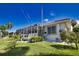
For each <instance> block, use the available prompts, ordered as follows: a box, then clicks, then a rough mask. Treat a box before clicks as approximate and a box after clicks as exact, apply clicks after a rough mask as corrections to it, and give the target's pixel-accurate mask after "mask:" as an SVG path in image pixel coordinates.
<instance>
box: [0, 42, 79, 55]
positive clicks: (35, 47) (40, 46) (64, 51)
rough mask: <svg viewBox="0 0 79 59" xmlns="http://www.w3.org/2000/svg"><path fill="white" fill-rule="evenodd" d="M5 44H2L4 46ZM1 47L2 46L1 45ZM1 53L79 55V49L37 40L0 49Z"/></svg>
mask: <svg viewBox="0 0 79 59" xmlns="http://www.w3.org/2000/svg"><path fill="white" fill-rule="evenodd" d="M4 46H5V44H3V45H2V47H4ZM0 47H1V46H0ZM0 55H3V56H28V55H29V56H69V55H70V56H77V55H78V56H79V50H75V47H71V46H67V45H61V44H55V43H49V42H37V43H27V42H19V43H17V44H16V47H15V48H13V49H7V50H6V49H0Z"/></svg>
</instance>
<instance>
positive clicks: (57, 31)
mask: <svg viewBox="0 0 79 59" xmlns="http://www.w3.org/2000/svg"><path fill="white" fill-rule="evenodd" d="M56 33H57V35H59V34H60V32H59V24H57V25H56Z"/></svg>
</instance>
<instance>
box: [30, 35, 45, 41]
mask: <svg viewBox="0 0 79 59" xmlns="http://www.w3.org/2000/svg"><path fill="white" fill-rule="evenodd" d="M43 39H44V38H43V37H41V36H33V37H31V38H30V40H29V42H41V41H43Z"/></svg>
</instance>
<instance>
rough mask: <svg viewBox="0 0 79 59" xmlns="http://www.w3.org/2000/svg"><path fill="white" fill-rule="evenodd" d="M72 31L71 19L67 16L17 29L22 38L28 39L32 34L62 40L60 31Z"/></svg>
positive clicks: (46, 38)
mask: <svg viewBox="0 0 79 59" xmlns="http://www.w3.org/2000/svg"><path fill="white" fill-rule="evenodd" d="M64 30H66V31H72V26H71V19H69V18H65V19H61V20H56V21H52V22H47V23H43V24H34V25H31V26H28V27H26V28H22V29H19V30H17V31H16V33H18V34H20V35H21V38H22V40H28V39H29V38H30V37H31V36H43V37H45V41H49V42H52V41H53V42H61V37H60V31H64Z"/></svg>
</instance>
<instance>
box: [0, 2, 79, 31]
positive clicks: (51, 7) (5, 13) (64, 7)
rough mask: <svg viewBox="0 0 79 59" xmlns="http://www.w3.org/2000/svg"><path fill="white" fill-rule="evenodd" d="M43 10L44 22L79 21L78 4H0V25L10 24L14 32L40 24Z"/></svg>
mask: <svg viewBox="0 0 79 59" xmlns="http://www.w3.org/2000/svg"><path fill="white" fill-rule="evenodd" d="M42 9H43V19H44V21H54V20H56V19H61V18H67V17H68V18H72V19H74V20H78V19H79V4H77V3H76V4H75V3H74V4H68V3H66V4H65V3H49V4H48V3H44V4H43V3H16V4H15V3H6V4H3V3H2V4H1V3H0V25H2V24H6V23H8V22H12V24H13V28H12V29H10V30H9V32H15V31H16V30H17V29H19V28H23V27H25V26H28V25H30V24H36V23H41V21H42V20H41V16H42V15H41V14H42Z"/></svg>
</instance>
